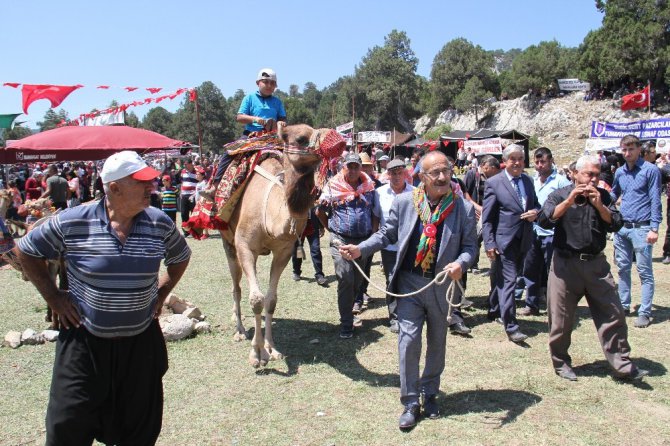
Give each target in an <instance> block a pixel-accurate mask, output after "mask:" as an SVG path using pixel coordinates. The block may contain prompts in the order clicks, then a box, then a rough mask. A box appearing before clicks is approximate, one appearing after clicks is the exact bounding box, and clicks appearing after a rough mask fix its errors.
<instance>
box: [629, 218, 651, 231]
mask: <svg viewBox="0 0 670 446" xmlns="http://www.w3.org/2000/svg"><path fill="white" fill-rule="evenodd" d="M650 223H651V222H650V221H649V220H647V221H624V222H623V227H624V228H628V229H632V228H641V227H643V226H649V225H650Z"/></svg>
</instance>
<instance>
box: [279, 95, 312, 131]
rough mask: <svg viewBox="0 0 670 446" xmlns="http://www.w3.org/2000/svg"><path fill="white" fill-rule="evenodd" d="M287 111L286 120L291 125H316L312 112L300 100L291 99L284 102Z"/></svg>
mask: <svg viewBox="0 0 670 446" xmlns="http://www.w3.org/2000/svg"><path fill="white" fill-rule="evenodd" d="M284 108H285V109H286V120H287V121H288V122H289V123H290V124H307V125H310V126H312V125H314V115H313V114H312V112H310V111H309V110H308V109H307V107H305V103H304V101H303V100H302V99H300V98H294V97H290V98H288V99H286V101H284Z"/></svg>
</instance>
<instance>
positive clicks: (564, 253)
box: [554, 249, 604, 262]
mask: <svg viewBox="0 0 670 446" xmlns="http://www.w3.org/2000/svg"><path fill="white" fill-rule="evenodd" d="M554 253H556V254H558V256H559V257H562V258H564V259H572V258H577V259H579V260H581V261H582V262H588V261H590V260H593V259H596V258H598V257H601V256H603V255H604V254H603V253H602V252H599V253H598V254H586V253H583V252H577V251H568V250H567V249H554Z"/></svg>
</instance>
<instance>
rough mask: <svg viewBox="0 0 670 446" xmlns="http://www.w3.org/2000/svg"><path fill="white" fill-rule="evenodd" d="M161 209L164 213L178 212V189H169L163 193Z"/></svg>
mask: <svg viewBox="0 0 670 446" xmlns="http://www.w3.org/2000/svg"><path fill="white" fill-rule="evenodd" d="M161 197H162V200H161V209H163V212H177V189H175V188H174V187H168V188H166V189H165V190H164V191H163V192H161Z"/></svg>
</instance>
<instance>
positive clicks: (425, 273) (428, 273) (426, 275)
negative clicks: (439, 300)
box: [401, 269, 435, 280]
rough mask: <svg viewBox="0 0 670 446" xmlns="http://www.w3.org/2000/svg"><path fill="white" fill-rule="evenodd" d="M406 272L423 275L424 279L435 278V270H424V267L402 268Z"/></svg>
mask: <svg viewBox="0 0 670 446" xmlns="http://www.w3.org/2000/svg"><path fill="white" fill-rule="evenodd" d="M401 271H403V272H405V273H410V274H415V275H417V276H421V277H423V278H424V279H431V280H432V279H434V278H435V272H433V271H423V270H422V269H403V270H401Z"/></svg>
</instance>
